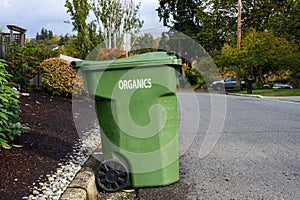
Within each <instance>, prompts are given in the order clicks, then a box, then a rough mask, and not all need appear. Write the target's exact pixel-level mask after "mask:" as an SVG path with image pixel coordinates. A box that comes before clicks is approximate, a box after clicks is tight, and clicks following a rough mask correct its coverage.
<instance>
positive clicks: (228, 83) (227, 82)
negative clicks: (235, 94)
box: [211, 78, 246, 90]
mask: <svg viewBox="0 0 300 200" xmlns="http://www.w3.org/2000/svg"><path fill="white" fill-rule="evenodd" d="M240 85H241V87H242V89H243V88H246V81H245V79H242V80H241V81H240ZM235 86H236V79H235V78H224V79H223V80H220V81H214V82H213V83H212V84H211V87H212V88H213V89H214V90H223V89H233V88H234V87H235Z"/></svg>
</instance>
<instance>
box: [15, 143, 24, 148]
mask: <svg viewBox="0 0 300 200" xmlns="http://www.w3.org/2000/svg"><path fill="white" fill-rule="evenodd" d="M13 147H16V148H22V147H23V145H18V144H13Z"/></svg>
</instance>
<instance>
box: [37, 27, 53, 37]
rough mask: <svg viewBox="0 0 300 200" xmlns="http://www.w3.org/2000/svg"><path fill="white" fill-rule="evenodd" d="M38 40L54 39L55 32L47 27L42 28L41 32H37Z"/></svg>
mask: <svg viewBox="0 0 300 200" xmlns="http://www.w3.org/2000/svg"><path fill="white" fill-rule="evenodd" d="M35 39H36V40H45V39H48V40H52V39H53V32H52V31H51V30H47V29H45V28H42V30H41V33H37V34H36V37H35Z"/></svg>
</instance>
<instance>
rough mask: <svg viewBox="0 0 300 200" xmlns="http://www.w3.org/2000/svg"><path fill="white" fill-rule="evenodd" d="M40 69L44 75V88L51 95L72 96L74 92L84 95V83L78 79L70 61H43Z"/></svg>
mask: <svg viewBox="0 0 300 200" xmlns="http://www.w3.org/2000/svg"><path fill="white" fill-rule="evenodd" d="M40 67H41V69H42V74H43V78H42V82H43V86H44V88H45V89H46V90H47V91H48V92H50V93H51V94H53V95H58V96H71V95H72V93H73V92H74V93H75V94H81V93H82V91H83V81H82V79H77V78H76V75H77V74H76V72H75V71H74V70H73V68H72V67H71V65H70V63H69V62H68V61H66V60H64V59H60V58H50V59H47V60H45V61H43V62H42V63H41V65H40ZM74 85H75V87H74ZM73 87H74V88H73Z"/></svg>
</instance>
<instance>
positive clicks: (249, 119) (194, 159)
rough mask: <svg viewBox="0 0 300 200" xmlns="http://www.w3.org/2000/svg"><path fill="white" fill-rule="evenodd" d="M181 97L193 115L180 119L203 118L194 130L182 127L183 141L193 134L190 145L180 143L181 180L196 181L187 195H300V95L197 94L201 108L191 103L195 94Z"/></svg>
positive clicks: (188, 120)
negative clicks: (263, 96) (181, 146)
mask: <svg viewBox="0 0 300 200" xmlns="http://www.w3.org/2000/svg"><path fill="white" fill-rule="evenodd" d="M178 97H179V100H180V102H181V105H185V107H186V108H183V109H182V112H183V113H184V112H188V113H189V114H188V115H189V116H190V117H191V118H189V119H188V118H183V119H182V124H189V122H193V123H196V122H197V121H199V122H200V123H199V126H198V128H197V130H196V131H194V130H191V129H190V128H189V127H191V126H189V125H187V126H184V127H183V125H182V126H181V127H183V129H182V130H180V138H181V142H180V144H182V143H184V142H182V141H186V138H193V139H192V142H191V145H189V147H188V149H187V150H186V148H187V147H185V149H184V148H180V149H181V150H182V149H184V151H183V152H181V157H180V162H181V170H183V171H184V173H183V174H184V176H183V177H182V179H181V181H182V182H186V183H188V184H192V185H194V187H193V188H192V189H191V190H190V191H188V192H187V198H189V199H299V198H300V190H299V188H300V156H299V153H300V103H299V102H298V100H300V98H299V97H293V98H290V99H289V98H284V99H283V100H282V98H252V97H241V96H231V95H226V96H225V95H219V94H202V93H197V94H195V97H196V100H197V102H198V105H199V107H198V109H195V107H194V104H193V103H189V102H190V99H191V94H189V93H179V95H178ZM290 100H291V101H290ZM297 102H298V103H297ZM220 104H222V105H220ZM182 107H184V106H182ZM192 108H194V109H192ZM222 108H223V109H222ZM212 110H216V111H212ZM213 112H215V113H213ZM210 126H212V127H217V128H212V130H213V131H211V130H210ZM219 126H222V130H221V131H220V132H217V131H218V130H219V129H220V127H219ZM215 129H216V130H215ZM210 135H211V136H210ZM207 138H210V139H207ZM203 149H204V150H203ZM207 150H209V152H207Z"/></svg>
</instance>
